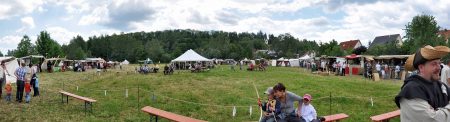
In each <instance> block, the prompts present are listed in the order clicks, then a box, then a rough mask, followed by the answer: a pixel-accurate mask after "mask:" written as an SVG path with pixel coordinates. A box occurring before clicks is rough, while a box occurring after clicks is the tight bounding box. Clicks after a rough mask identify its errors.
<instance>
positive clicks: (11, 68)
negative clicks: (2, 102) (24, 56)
mask: <svg viewBox="0 0 450 122" xmlns="http://www.w3.org/2000/svg"><path fill="white" fill-rule="evenodd" d="M1 61H5V66H6V72H5V74H6V82H10V83H16V81H17V79H16V77H15V75H14V72H15V71H16V69H17V68H19V63H18V62H17V60H16V58H14V57H0V62H1ZM6 82H5V83H6Z"/></svg>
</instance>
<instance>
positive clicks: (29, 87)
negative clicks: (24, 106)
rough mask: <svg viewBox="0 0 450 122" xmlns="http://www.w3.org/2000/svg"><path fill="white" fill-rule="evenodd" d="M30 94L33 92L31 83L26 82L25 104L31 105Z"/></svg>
mask: <svg viewBox="0 0 450 122" xmlns="http://www.w3.org/2000/svg"><path fill="white" fill-rule="evenodd" d="M30 92H31V85H30V81H25V103H30V100H31V96H30Z"/></svg>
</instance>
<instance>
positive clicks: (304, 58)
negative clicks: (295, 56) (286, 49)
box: [299, 55, 311, 60]
mask: <svg viewBox="0 0 450 122" xmlns="http://www.w3.org/2000/svg"><path fill="white" fill-rule="evenodd" d="M308 59H311V57H310V56H309V55H304V56H302V57H300V58H299V60H308Z"/></svg>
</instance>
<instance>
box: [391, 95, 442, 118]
mask: <svg viewBox="0 0 450 122" xmlns="http://www.w3.org/2000/svg"><path fill="white" fill-rule="evenodd" d="M400 121H401V122H450V105H447V106H445V107H443V108H438V109H437V110H434V109H433V107H431V106H430V104H428V102H427V101H425V100H422V99H418V98H415V99H410V100H408V99H405V98H402V99H400Z"/></svg>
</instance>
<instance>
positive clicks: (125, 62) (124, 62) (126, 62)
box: [121, 59, 130, 65]
mask: <svg viewBox="0 0 450 122" xmlns="http://www.w3.org/2000/svg"><path fill="white" fill-rule="evenodd" d="M121 64H122V65H128V64H130V62H128V61H127V60H126V59H125V61H122V63H121Z"/></svg>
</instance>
